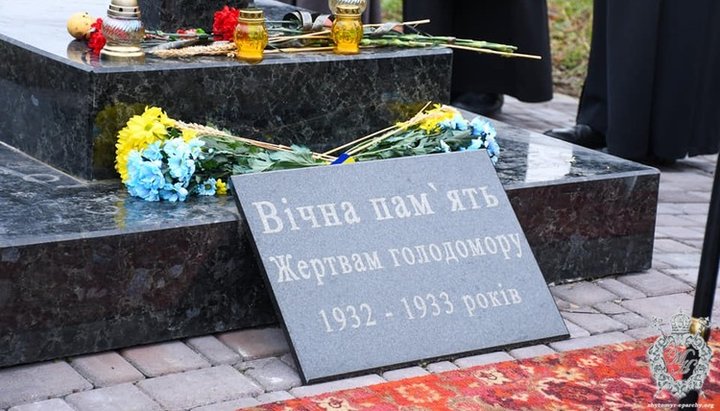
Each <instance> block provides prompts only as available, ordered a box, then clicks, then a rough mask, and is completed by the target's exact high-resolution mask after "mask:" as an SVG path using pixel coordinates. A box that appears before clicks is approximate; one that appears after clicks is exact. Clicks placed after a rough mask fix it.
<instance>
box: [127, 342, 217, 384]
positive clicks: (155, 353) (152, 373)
mask: <svg viewBox="0 0 720 411" xmlns="http://www.w3.org/2000/svg"><path fill="white" fill-rule="evenodd" d="M120 353H121V354H122V356H123V357H125V359H127V360H128V361H130V363H131V364H132V365H134V366H135V368H137V369H138V370H140V372H142V373H143V374H145V375H147V376H148V377H158V376H161V375H166V374H172V373H176V372H182V371H188V370H195V369H198V368H205V367H210V363H209V362H207V361H206V360H205V359H204V358H202V357H201V356H200V355H199V354H198V353H196V352H195V351H193V350H191V349H190V348H189V347H188V346H187V345H185V344H183V343H181V342H180V341H173V342H168V343H162V344H154V345H145V346H142V347H135V348H128V349H126V350H122V351H121V352H120Z"/></svg>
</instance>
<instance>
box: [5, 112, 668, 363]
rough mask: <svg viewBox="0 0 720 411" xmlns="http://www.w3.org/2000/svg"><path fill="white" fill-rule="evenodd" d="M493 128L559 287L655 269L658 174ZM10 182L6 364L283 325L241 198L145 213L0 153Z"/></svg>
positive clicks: (511, 184) (122, 198) (523, 216)
mask: <svg viewBox="0 0 720 411" xmlns="http://www.w3.org/2000/svg"><path fill="white" fill-rule="evenodd" d="M495 124H496V127H497V129H498V134H499V142H500V145H501V146H502V155H501V161H500V162H499V163H498V167H497V169H498V174H499V176H500V178H501V181H502V183H503V185H504V188H505V189H506V192H507V193H508V196H509V198H510V200H511V203H512V205H513V208H514V210H515V212H516V214H517V216H518V219H519V221H520V224H521V226H522V227H523V230H524V232H525V234H526V236H527V238H528V242H529V243H530V246H531V248H532V250H533V252H534V254H535V257H536V258H537V261H538V264H539V266H540V268H541V270H542V272H543V274H544V276H545V278H546V280H547V281H548V282H561V281H566V280H570V279H576V278H580V277H585V278H588V277H600V276H603V275H609V274H616V273H625V272H631V271H638V270H643V269H647V268H649V267H650V263H651V260H652V249H653V234H654V226H655V215H656V205H657V193H658V182H659V173H658V171H657V170H655V169H652V168H649V167H646V166H643V165H639V164H637V163H632V162H628V161H624V160H621V159H618V158H615V157H612V156H609V155H605V154H602V153H598V152H595V151H590V150H587V149H583V148H580V147H575V146H572V145H569V144H567V143H563V142H560V141H557V140H554V139H552V138H549V137H546V136H543V135H540V134H536V133H531V132H528V131H524V130H520V129H517V128H514V127H511V126H508V125H505V124H502V123H498V122H496V123H495ZM0 177H2V178H0V330H2V333H0V366H5V365H11V364H19V363H25V362H33V361H40V360H45V359H50V358H56V357H63V356H70V355H75V354H80V353H89V352H95V351H103V350H107V349H113V348H118V347H123V346H130V345H137V344H144V343H151V342H156V341H162V340H168V339H174V338H184V337H190V336H194V335H202V334H209V333H214V332H221V331H227V330H232V329H239V328H246V327H252V326H256V325H261V324H270V323H273V322H275V317H274V314H273V310H272V308H271V306H270V303H269V298H268V295H267V293H266V291H265V290H264V288H263V286H262V281H261V277H260V273H259V271H258V269H257V267H256V265H255V262H254V258H253V255H252V252H251V249H250V245H249V244H248V243H247V241H248V240H247V239H246V237H245V235H244V234H243V233H241V232H239V227H241V226H242V225H241V224H240V223H241V222H240V221H239V218H240V217H239V216H238V213H237V209H236V207H235V204H234V203H233V201H232V199H230V198H203V199H198V198H193V199H191V200H190V201H188V202H187V203H183V204H171V203H146V202H143V201H142V200H138V199H135V198H128V196H127V193H126V191H125V190H124V189H123V188H122V187H120V185H119V184H118V183H117V182H113V181H109V182H86V181H83V180H78V179H75V178H72V177H70V176H68V175H65V174H63V173H60V172H58V171H56V170H54V169H52V168H50V167H48V166H46V165H43V164H41V163H39V162H37V161H35V160H33V159H31V158H29V157H27V156H25V155H23V154H21V153H19V152H17V151H14V150H12V149H10V148H9V147H7V146H5V145H2V144H1V143H0ZM458 178H462V177H461V176H459V177H458Z"/></svg>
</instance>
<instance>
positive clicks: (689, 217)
mask: <svg viewBox="0 0 720 411" xmlns="http://www.w3.org/2000/svg"><path fill="white" fill-rule="evenodd" d="M680 218H682V219H683V220H686V221H691V222H692V223H695V224H696V227H699V228H701V229H705V225H706V224H707V214H686V215H682V216H680Z"/></svg>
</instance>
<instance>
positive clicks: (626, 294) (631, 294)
mask: <svg viewBox="0 0 720 411" xmlns="http://www.w3.org/2000/svg"><path fill="white" fill-rule="evenodd" d="M595 284H597V285H599V286H600V287H602V288H604V289H606V290H608V291H610V292H612V293H613V294H616V295H617V296H619V297H620V298H622V299H625V300H633V299H636V298H645V297H646V295H645V294H643V293H642V292H641V291H639V290H636V289H634V288H632V287H630V286H628V285H626V284H623V283H621V282H620V281H618V280H615V279H613V278H604V279H602V280H597V281H595Z"/></svg>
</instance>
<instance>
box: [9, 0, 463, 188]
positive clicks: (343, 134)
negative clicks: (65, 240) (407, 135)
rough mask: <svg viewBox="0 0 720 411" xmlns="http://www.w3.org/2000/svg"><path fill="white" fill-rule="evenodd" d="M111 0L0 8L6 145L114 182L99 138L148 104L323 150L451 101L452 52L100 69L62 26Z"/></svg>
mask: <svg viewBox="0 0 720 411" xmlns="http://www.w3.org/2000/svg"><path fill="white" fill-rule="evenodd" d="M107 4H108V3H106V2H97V1H90V0H78V1H73V2H56V1H53V0H37V1H35V2H33V6H32V7H28V6H27V5H25V4H21V3H18V2H14V1H10V0H0V56H2V58H3V64H0V141H3V142H6V143H8V144H10V145H12V146H14V147H16V148H18V149H20V150H22V151H23V152H25V153H27V154H29V155H31V156H33V157H35V158H37V159H39V160H41V161H43V162H45V163H47V164H50V165H52V166H53V167H56V168H58V169H60V170H62V171H65V172H67V173H69V174H72V175H74V176H78V177H82V178H85V179H93V178H94V179H103V178H108V177H114V176H115V173H114V171H113V167H112V166H113V158H112V156H108V155H107V154H108V153H111V152H112V147H113V146H114V136H113V135H112V134H113V133H110V135H104V134H102V133H101V130H108V129H111V128H112V125H113V124H114V125H115V126H114V127H115V128H116V129H117V128H119V127H122V124H124V123H125V122H126V121H127V119H128V118H129V116H130V115H131V114H133V113H137V112H138V111H141V110H142V108H144V106H145V105H155V106H160V107H163V108H164V109H165V110H167V112H168V113H169V114H170V115H171V116H172V117H173V118H178V119H183V120H184V121H188V122H196V123H202V124H208V123H209V124H213V125H215V126H218V127H221V128H227V129H230V130H232V131H233V132H235V133H237V134H239V135H243V136H247V137H251V138H257V139H267V140H273V139H275V138H276V139H278V142H283V143H285V142H288V141H293V142H295V143H298V144H304V145H308V146H310V147H311V148H313V149H315V150H323V149H326V148H331V147H335V146H337V145H339V143H342V142H347V141H351V140H353V139H354V138H357V137H358V136H362V135H364V134H367V133H369V132H372V131H375V130H378V129H381V128H384V127H387V125H388V124H392V123H393V122H395V121H399V120H403V119H406V118H408V117H410V116H411V115H412V114H414V113H415V112H417V111H418V109H419V108H421V107H422V106H423V105H424V104H425V103H426V102H428V101H447V100H448V99H449V98H450V72H451V63H452V53H451V52H450V51H449V50H447V49H442V48H441V49H414V50H390V49H377V50H375V51H366V52H363V53H362V54H361V55H359V56H338V55H334V54H332V53H323V54H307V53H304V54H289V55H287V54H286V55H283V54H273V55H268V56H267V57H266V58H265V60H264V61H263V62H261V63H259V64H255V65H251V64H248V63H244V62H239V61H235V60H233V59H230V58H226V57H206V58H193V59H190V60H187V59H186V60H178V59H175V60H161V59H156V58H152V57H147V59H146V62H145V64H127V63H106V62H101V61H98V60H97V58H90V57H89V56H88V55H87V53H86V50H87V48H86V46H85V44H83V43H80V42H77V41H71V40H72V38H71V37H70V36H69V35H68V34H67V31H66V29H65V22H66V21H67V18H68V17H69V16H70V15H71V14H73V13H75V12H77V11H88V12H90V14H91V15H94V16H98V17H102V16H104V15H105V11H106V8H107ZM256 5H257V6H259V7H263V8H264V9H265V11H266V13H267V15H268V18H269V19H281V18H282V16H283V15H284V14H285V13H287V12H288V11H290V10H293V9H292V8H290V6H287V5H284V4H282V3H279V2H276V1H273V0H258V1H257V2H256ZM37 10H42V11H43V12H42V13H40V14H38V12H37ZM17 22H27V24H17Z"/></svg>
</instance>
